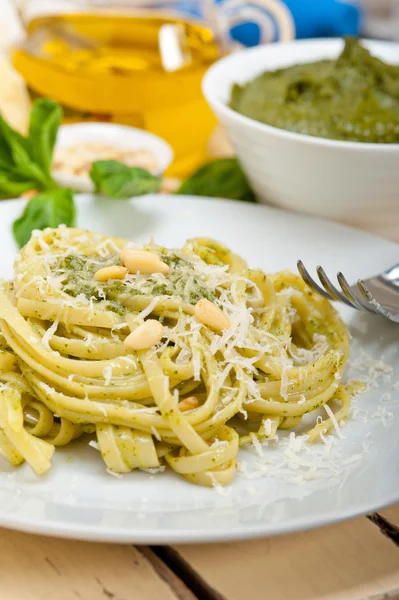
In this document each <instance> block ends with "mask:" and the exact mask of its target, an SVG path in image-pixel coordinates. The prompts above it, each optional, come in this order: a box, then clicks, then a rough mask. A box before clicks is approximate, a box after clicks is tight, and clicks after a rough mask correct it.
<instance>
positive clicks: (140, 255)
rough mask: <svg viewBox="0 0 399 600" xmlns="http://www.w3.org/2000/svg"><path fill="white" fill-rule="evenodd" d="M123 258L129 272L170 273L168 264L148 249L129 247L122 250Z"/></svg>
mask: <svg viewBox="0 0 399 600" xmlns="http://www.w3.org/2000/svg"><path fill="white" fill-rule="evenodd" d="M121 260H122V262H123V264H124V265H125V267H127V268H128V270H129V273H137V272H140V273H143V274H144V275H151V274H152V273H162V274H163V275H166V273H169V267H168V265H167V264H166V263H164V262H162V260H161V259H160V258H159V256H158V255H157V254H154V252H148V251H147V250H135V249H134V248H127V249H126V250H122V252H121Z"/></svg>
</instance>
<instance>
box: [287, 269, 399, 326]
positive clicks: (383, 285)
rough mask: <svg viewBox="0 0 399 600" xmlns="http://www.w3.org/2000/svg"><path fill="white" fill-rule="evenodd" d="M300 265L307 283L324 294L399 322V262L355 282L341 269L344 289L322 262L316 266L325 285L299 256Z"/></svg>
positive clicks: (339, 276) (341, 281) (341, 283)
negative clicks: (306, 266) (336, 284)
mask: <svg viewBox="0 0 399 600" xmlns="http://www.w3.org/2000/svg"><path fill="white" fill-rule="evenodd" d="M297 265H298V271H299V273H300V275H301V277H302V279H303V280H304V281H305V283H307V284H308V286H309V287H311V288H312V289H313V290H314V291H315V292H317V293H318V294H321V296H324V298H328V300H335V301H338V302H343V303H344V304H346V305H347V306H350V307H352V308H356V309H357V310H366V311H367V312H370V313H373V314H376V315H381V316H382V317H385V318H386V319H389V320H390V321H394V322H395V323H399V264H397V265H394V266H393V267H391V268H390V269H387V270H386V271H383V272H382V273H379V274H378V275H375V276H374V277H369V278H368V279H358V280H357V283H356V284H354V285H349V283H348V281H347V280H346V278H345V277H344V275H343V274H342V273H341V272H339V273H337V279H338V283H339V285H340V288H341V289H340V290H339V289H338V288H337V287H335V285H333V284H332V283H331V281H330V279H329V278H328V277H327V275H326V272H325V270H324V269H323V267H320V266H318V267H317V269H316V270H317V275H318V276H319V280H320V283H321V285H322V286H323V287H321V286H320V285H319V284H318V283H317V282H316V281H315V280H314V279H313V277H311V275H310V274H309V271H308V270H307V269H306V268H305V265H304V264H303V262H302V261H301V260H298V262H297Z"/></svg>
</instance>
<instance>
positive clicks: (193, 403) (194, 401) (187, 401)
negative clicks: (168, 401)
mask: <svg viewBox="0 0 399 600" xmlns="http://www.w3.org/2000/svg"><path fill="white" fill-rule="evenodd" d="M198 406H199V402H198V398H197V397H196V396H189V397H188V398H184V399H183V400H181V402H179V409H180V410H181V412H185V411H186V410H193V409H194V408H198Z"/></svg>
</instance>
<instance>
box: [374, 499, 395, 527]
mask: <svg viewBox="0 0 399 600" xmlns="http://www.w3.org/2000/svg"><path fill="white" fill-rule="evenodd" d="M378 514H379V515H380V516H381V517H383V518H384V519H387V520H388V521H389V522H390V523H392V525H395V526H396V527H399V504H395V506H390V507H389V508H385V509H384V510H379V511H378Z"/></svg>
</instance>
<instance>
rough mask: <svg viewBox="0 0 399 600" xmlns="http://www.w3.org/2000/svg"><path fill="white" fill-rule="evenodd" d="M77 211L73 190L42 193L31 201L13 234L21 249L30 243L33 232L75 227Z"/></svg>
mask: <svg viewBox="0 0 399 600" xmlns="http://www.w3.org/2000/svg"><path fill="white" fill-rule="evenodd" d="M75 220H76V209H75V203H74V201H73V193H72V190H68V189H61V188H58V189H54V190H49V191H47V192H42V193H40V194H38V195H37V196H35V197H34V198H32V199H31V200H29V202H28V204H27V205H26V206H25V209H24V211H23V213H22V215H21V216H20V217H19V218H18V219H17V220H16V221H14V223H13V233H14V238H15V241H16V242H17V244H18V245H19V246H20V247H21V246H24V245H25V244H26V243H27V242H29V239H30V236H31V234H32V231H34V230H35V229H45V228H46V227H58V226H59V225H66V226H67V227H73V226H74V225H75Z"/></svg>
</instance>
